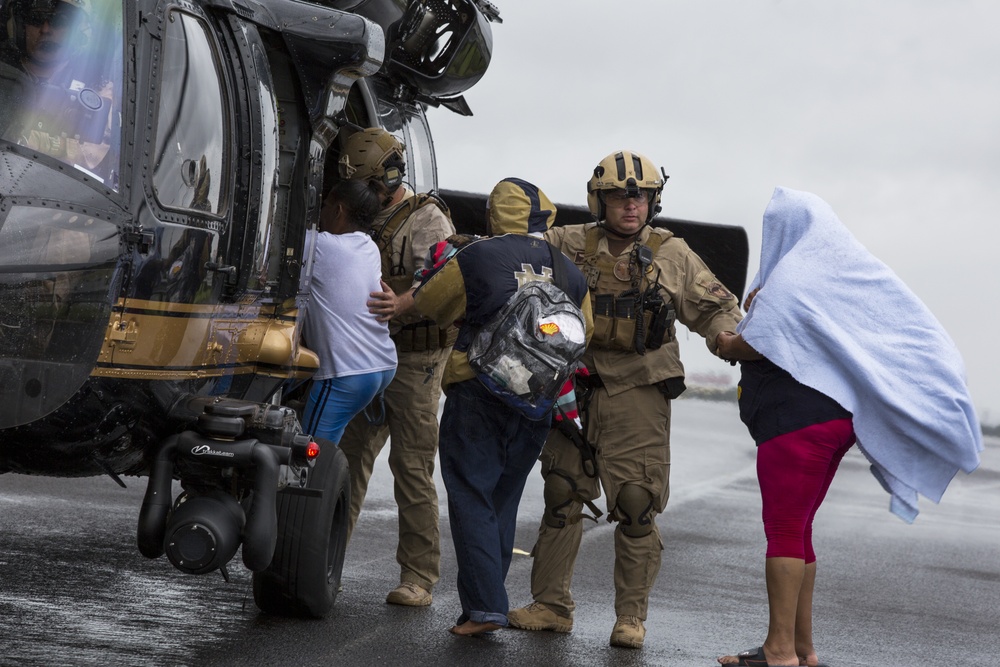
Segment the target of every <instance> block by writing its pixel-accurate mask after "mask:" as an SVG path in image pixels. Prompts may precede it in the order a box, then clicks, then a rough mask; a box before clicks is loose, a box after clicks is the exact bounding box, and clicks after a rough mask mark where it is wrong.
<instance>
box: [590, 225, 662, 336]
mask: <svg viewBox="0 0 1000 667" xmlns="http://www.w3.org/2000/svg"><path fill="white" fill-rule="evenodd" d="M600 235H601V229H600V228H598V227H591V228H590V229H588V230H587V236H586V241H585V246H584V251H583V265H582V266H581V267H580V270H581V271H582V272H583V274H584V275H585V276H586V277H587V287H588V289H590V299H591V305H592V306H593V311H594V336H593V338H592V339H591V342H590V344H591V345H594V346H596V347H599V348H603V349H607V350H618V351H621V352H638V350H636V345H635V339H636V335H635V334H636V326H637V324H638V318H637V317H636V310H637V308H638V304H639V302H640V299H639V296H640V295H641V294H642V293H643V292H644V291H645V290H646V289H647V288H648V287H649V286H650V284H651V281H650V275H649V274H648V273H647V275H644V276H639V275H638V272H639V266H638V265H637V264H635V263H634V262H631V261H630V260H629V259H620V258H617V257H611V256H610V255H607V254H605V255H599V254H598V252H597V245H598V241H599V240H600ZM662 243H663V237H661V236H660V235H659V234H656V233H652V234H650V235H649V238H647V239H646V241H645V243H643V244H642V245H644V246H646V247H647V248H649V250H650V251H652V256H653V257H654V258H655V257H656V253H657V251H658V250H659V249H660V245H661V244H662ZM649 270H655V268H653V267H651V268H650V269H649ZM654 277H655V276H654ZM660 292H662V290H657V293H658V294H659V293H660ZM674 319H675V315H674V309H673V304H670V303H663V302H662V299H660V300H659V301H648V302H647V303H645V304H644V307H643V317H642V323H643V327H644V337H643V341H644V349H643V351H644V350H645V349H655V348H657V347H659V346H660V345H661V344H662V343H663V341H664V340H667V341H670V340H673V336H674Z"/></svg>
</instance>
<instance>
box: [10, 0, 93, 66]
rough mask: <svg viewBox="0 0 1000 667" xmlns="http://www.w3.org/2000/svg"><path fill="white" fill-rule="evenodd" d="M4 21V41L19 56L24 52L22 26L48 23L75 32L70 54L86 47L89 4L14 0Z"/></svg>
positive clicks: (76, 0)
mask: <svg viewBox="0 0 1000 667" xmlns="http://www.w3.org/2000/svg"><path fill="white" fill-rule="evenodd" d="M6 19H7V26H6V27H7V39H8V40H10V43H11V44H13V45H14V46H16V47H17V49H18V50H19V51H20V52H21V53H22V54H23V53H25V51H26V49H27V46H26V44H25V39H24V26H25V25H40V24H41V23H44V22H46V21H48V22H49V23H50V24H52V26H53V27H70V28H71V29H73V30H74V35H73V36H72V39H71V40H70V44H71V46H72V47H73V50H78V49H80V48H82V47H84V46H86V44H87V36H88V34H89V32H90V23H89V19H90V6H89V4H88V0H13V2H11V3H10V13H9V14H8V15H7V16H6ZM58 23H61V25H58Z"/></svg>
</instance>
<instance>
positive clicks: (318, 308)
mask: <svg viewBox="0 0 1000 667" xmlns="http://www.w3.org/2000/svg"><path fill="white" fill-rule="evenodd" d="M312 233H315V232H312ZM307 247H308V246H307ZM381 277H382V261H381V259H380V257H379V252H378V247H377V246H376V245H375V243H374V241H372V239H371V237H370V236H369V235H368V234H366V233H364V232H351V233H349V234H329V233H327V232H321V233H319V235H318V237H317V239H316V256H315V258H314V260H313V272H312V297H311V299H310V301H309V305H308V306H307V307H306V316H305V324H304V327H303V333H304V336H305V343H306V346H307V347H308V348H309V349H310V350H312V351H313V352H315V353H316V354H317V355H319V371H317V373H316V375H315V376H314V379H316V380H325V379H327V378H333V377H344V376H347V375H360V374H362V373H373V372H376V371H384V370H390V369H393V368H395V367H396V346H395V345H394V344H393V342H392V340H391V339H390V338H389V327H388V325H387V324H386V323H385V322H379V321H378V320H376V319H375V316H374V315H372V314H371V313H369V312H368V306H367V305H366V302H367V301H368V294H369V293H371V292H377V291H381V289H382V288H381V287H380V285H379V279H380V278H381Z"/></svg>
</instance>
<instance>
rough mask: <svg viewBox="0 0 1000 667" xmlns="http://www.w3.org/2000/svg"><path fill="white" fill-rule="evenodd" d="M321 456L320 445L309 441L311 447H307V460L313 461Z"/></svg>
mask: <svg viewBox="0 0 1000 667" xmlns="http://www.w3.org/2000/svg"><path fill="white" fill-rule="evenodd" d="M317 456H319V445H317V444H316V443H315V442H313V441H312V440H310V441H309V446H308V447H306V458H307V459H309V460H312V459H314V458H316V457H317Z"/></svg>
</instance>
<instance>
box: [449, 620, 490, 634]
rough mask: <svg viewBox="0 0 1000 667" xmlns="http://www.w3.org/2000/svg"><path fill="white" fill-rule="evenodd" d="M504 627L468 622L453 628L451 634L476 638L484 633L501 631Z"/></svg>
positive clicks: (450, 630)
mask: <svg viewBox="0 0 1000 667" xmlns="http://www.w3.org/2000/svg"><path fill="white" fill-rule="evenodd" d="M502 627H503V626H502V625H497V624H496V623H476V622H475V621H466V622H465V623H462V624H461V625H456V626H454V627H452V628H451V629H449V632H451V633H452V634H455V635H461V636H463V637H475V636H477V635H481V634H483V633H484V632H493V631H494V630H499V629H500V628H502Z"/></svg>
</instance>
